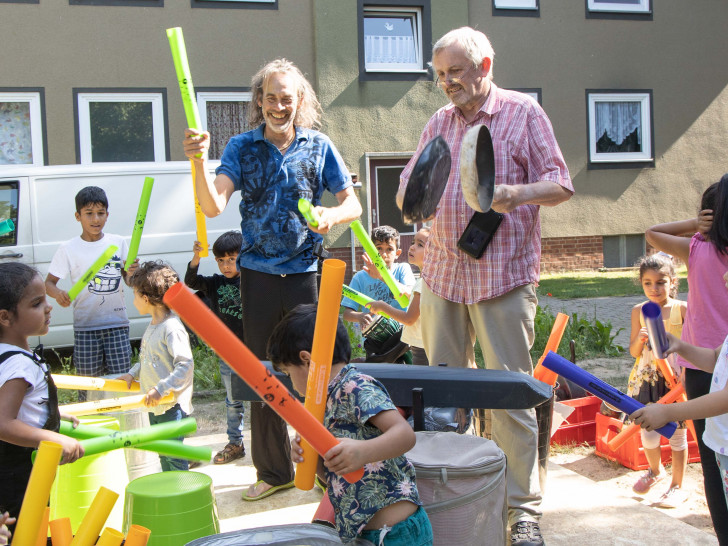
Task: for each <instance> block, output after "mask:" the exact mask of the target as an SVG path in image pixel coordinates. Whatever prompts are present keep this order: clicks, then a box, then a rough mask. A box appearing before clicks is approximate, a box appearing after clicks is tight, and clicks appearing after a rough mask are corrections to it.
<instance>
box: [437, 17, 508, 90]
mask: <svg viewBox="0 0 728 546" xmlns="http://www.w3.org/2000/svg"><path fill="white" fill-rule="evenodd" d="M455 44H457V45H459V46H461V47H462V48H463V49H464V50H465V54H466V55H467V57H468V58H469V59H470V60H471V61H472V62H473V65H474V66H479V65H481V64H482V63H483V59H485V58H488V59H490V61H491V62H490V69H489V70H488V79H489V80H492V79H493V61H494V60H495V52H494V51H493V46H492V45H490V40H488V37H487V36H486V35H485V34H483V33H482V32H480V31H479V30H475V29H474V28H471V27H460V28H456V29H455V30H451V31H450V32H448V33H447V34H445V35H444V36H443V37H442V38H440V39H439V40H438V41H437V42H435V45H434V46H432V56H433V57H434V56H435V54H437V53H438V52H439V51H440V50H442V49H445V48H446V47H450V46H451V45H455Z"/></svg>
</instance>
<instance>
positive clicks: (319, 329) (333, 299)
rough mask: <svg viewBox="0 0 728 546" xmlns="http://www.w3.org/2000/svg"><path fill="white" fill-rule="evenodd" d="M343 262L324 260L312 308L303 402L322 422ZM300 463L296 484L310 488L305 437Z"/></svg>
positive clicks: (314, 457) (312, 453)
mask: <svg viewBox="0 0 728 546" xmlns="http://www.w3.org/2000/svg"><path fill="white" fill-rule="evenodd" d="M345 273H346V263H344V262H342V261H341V260H326V261H325V262H324V265H323V269H322V273H321V293H320V294H319V301H318V307H317V311H316V326H315V328H314V332H313V344H312V346H311V365H310V366H309V368H308V381H307V382H306V401H305V403H304V405H303V407H305V408H306V409H307V410H308V411H310V412H311V414H312V415H313V416H314V417H315V418H316V419H318V420H319V421H321V422H323V420H324V413H325V412H326V396H327V394H328V384H329V376H330V375H331V359H332V358H333V355H334V344H335V343H336V327H337V325H338V320H339V302H340V301H341V287H342V286H343V285H344V274H345ZM301 447H302V448H303V462H301V463H298V465H297V466H296V478H295V480H294V482H295V484H296V487H297V488H298V489H301V490H303V491H309V490H310V489H311V488H313V481H314V477H315V475H316V467H317V466H318V459H319V458H318V453H316V450H315V449H314V448H313V447H312V446H311V444H309V443H308V442H307V441H306V440H303V439H301Z"/></svg>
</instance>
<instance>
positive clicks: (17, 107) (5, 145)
mask: <svg viewBox="0 0 728 546" xmlns="http://www.w3.org/2000/svg"><path fill="white" fill-rule="evenodd" d="M32 163H33V141H32V139H31V134H30V103H28V102H0V165H32Z"/></svg>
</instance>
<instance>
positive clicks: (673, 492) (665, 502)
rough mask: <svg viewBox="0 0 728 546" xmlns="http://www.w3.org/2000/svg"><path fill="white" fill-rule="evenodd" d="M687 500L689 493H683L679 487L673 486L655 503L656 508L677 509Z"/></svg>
mask: <svg viewBox="0 0 728 546" xmlns="http://www.w3.org/2000/svg"><path fill="white" fill-rule="evenodd" d="M687 498H688V493H687V492H686V491H683V489H682V488H681V487H680V486H679V485H673V486H672V487H670V489H668V490H667V491H666V492H665V493H664V494H663V495H662V496H661V497H660V499H659V500H658V501H657V502H656V503H655V506H659V507H660V508H677V507H678V506H680V505H681V504H682V503H684V502H685V501H686V500H687Z"/></svg>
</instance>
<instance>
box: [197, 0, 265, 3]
mask: <svg viewBox="0 0 728 546" xmlns="http://www.w3.org/2000/svg"><path fill="white" fill-rule="evenodd" d="M197 1H198V2H230V3H238V4H275V2H276V0H197Z"/></svg>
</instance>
